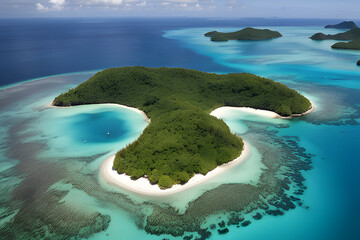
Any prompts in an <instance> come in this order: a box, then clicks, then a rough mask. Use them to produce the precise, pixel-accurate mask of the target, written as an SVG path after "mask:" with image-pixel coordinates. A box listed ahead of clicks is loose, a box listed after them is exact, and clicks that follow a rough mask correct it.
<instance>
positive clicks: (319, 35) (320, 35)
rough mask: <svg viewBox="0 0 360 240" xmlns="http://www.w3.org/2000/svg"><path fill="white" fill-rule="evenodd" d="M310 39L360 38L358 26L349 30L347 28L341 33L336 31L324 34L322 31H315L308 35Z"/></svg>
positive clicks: (349, 39)
mask: <svg viewBox="0 0 360 240" xmlns="http://www.w3.org/2000/svg"><path fill="white" fill-rule="evenodd" d="M310 38H311V39H312V40H327V39H331V40H346V41H351V40H356V39H360V28H354V29H351V30H348V31H346V32H343V33H337V34H333V35H331V34H324V33H316V34H314V35H312V36H311V37H310Z"/></svg>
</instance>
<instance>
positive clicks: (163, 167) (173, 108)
mask: <svg viewBox="0 0 360 240" xmlns="http://www.w3.org/2000/svg"><path fill="white" fill-rule="evenodd" d="M92 103H118V104H124V105H127V106H131V107H136V108H138V109H140V110H142V111H144V112H145V113H146V114H147V116H149V117H150V118H151V123H150V124H149V125H148V126H147V128H146V129H145V130H144V132H143V133H142V134H141V136H140V137H139V138H138V139H137V140H136V141H135V142H133V143H131V144H130V145H128V146H127V147H126V148H124V149H122V150H120V151H119V152H118V153H117V154H116V157H115V161H114V166H113V167H114V169H116V170H117V171H118V172H119V173H126V174H128V175H130V176H131V178H132V179H137V178H139V177H142V176H146V177H148V179H149V180H150V182H151V183H153V184H158V185H159V186H160V187H161V188H169V187H171V186H172V185H173V184H177V183H186V182H187V181H188V180H189V179H190V178H191V177H192V176H193V175H194V174H195V173H201V174H206V173H207V172H209V171H211V170H212V169H214V168H215V167H217V166H218V165H221V164H223V163H226V162H229V161H231V160H233V159H235V158H236V157H238V156H239V155H240V153H241V151H242V149H243V142H242V140H241V139H240V138H239V137H237V136H236V135H234V134H232V133H230V129H229V127H228V126H227V125H226V124H225V123H224V122H223V121H222V120H220V119H217V118H215V117H213V116H210V115H209V113H210V112H211V111H212V110H213V109H215V108H218V107H221V106H234V107H253V108H258V109H264V110H271V111H275V112H277V113H279V114H281V115H283V116H288V115H291V114H296V113H303V112H305V111H307V110H308V109H309V108H310V106H311V104H310V102H309V101H308V100H307V99H306V98H304V97H303V96H302V95H300V94H299V93H298V92H296V91H294V90H291V89H289V88H288V87H286V86H285V85H283V84H281V83H276V82H274V81H272V80H269V79H265V78H261V77H258V76H255V75H253V74H248V73H241V74H239V73H232V74H227V75H218V74H211V73H204V72H200V71H195V70H187V69H180V68H146V67H124V68H112V69H107V70H104V71H101V72H99V73H97V74H95V75H94V76H93V77H91V78H90V79H89V80H88V81H86V82H83V83H81V84H80V85H79V86H77V87H76V88H74V89H70V90H69V91H68V92H66V93H64V94H61V95H60V96H58V97H56V98H55V100H54V105H56V106H73V105H79V104H92Z"/></svg>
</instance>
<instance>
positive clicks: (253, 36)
mask: <svg viewBox="0 0 360 240" xmlns="http://www.w3.org/2000/svg"><path fill="white" fill-rule="evenodd" d="M204 36H205V37H210V40H211V41H214V42H220V41H228V40H266V39H273V38H278V37H282V35H281V34H280V33H279V32H277V31H271V30H269V29H256V28H250V27H249V28H244V29H242V30H240V31H236V32H228V33H222V32H218V31H211V32H208V33H205V34H204Z"/></svg>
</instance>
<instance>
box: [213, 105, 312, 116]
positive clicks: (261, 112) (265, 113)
mask: <svg viewBox="0 0 360 240" xmlns="http://www.w3.org/2000/svg"><path fill="white" fill-rule="evenodd" d="M229 109H234V110H240V111H242V112H246V113H250V114H254V115H258V116H261V117H266V118H282V119H290V118H293V117H301V116H304V115H306V114H309V113H311V112H312V111H314V110H315V109H316V107H315V105H314V104H311V108H310V109H309V110H307V111H306V112H304V113H301V114H292V115H291V116H288V117H282V116H280V115H279V114H277V113H276V112H272V111H269V110H261V109H255V108H250V107H228V106H224V107H219V108H217V109H215V110H214V111H212V112H211V113H210V115H212V116H214V117H217V118H221V117H222V116H223V115H224V113H225V112H226V111H227V110H229Z"/></svg>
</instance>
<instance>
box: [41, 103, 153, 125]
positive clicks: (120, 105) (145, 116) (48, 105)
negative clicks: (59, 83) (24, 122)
mask: <svg viewBox="0 0 360 240" xmlns="http://www.w3.org/2000/svg"><path fill="white" fill-rule="evenodd" d="M53 102H54V101H51V102H50V103H48V104H46V105H45V108H68V107H67V106H63V107H58V106H54V104H53ZM85 105H86V106H91V105H105V106H114V107H119V108H126V109H129V110H131V111H135V112H137V113H140V114H141V115H143V116H144V118H145V120H146V121H147V122H148V123H150V122H151V120H150V118H149V117H148V116H147V115H146V114H145V113H144V112H143V111H141V110H140V109H137V108H134V107H129V106H126V105H122V104H116V103H97V104H84V105H75V106H69V107H76V106H85Z"/></svg>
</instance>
